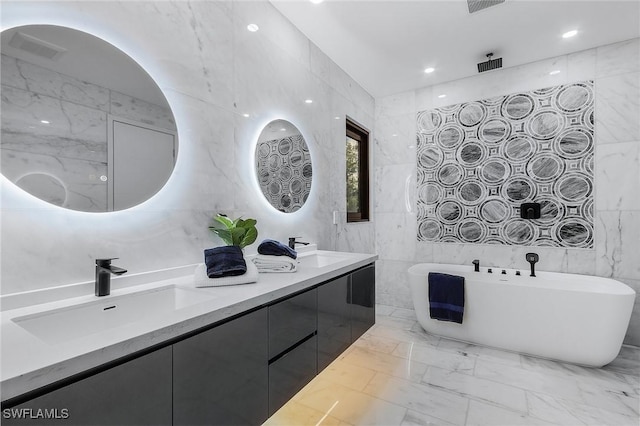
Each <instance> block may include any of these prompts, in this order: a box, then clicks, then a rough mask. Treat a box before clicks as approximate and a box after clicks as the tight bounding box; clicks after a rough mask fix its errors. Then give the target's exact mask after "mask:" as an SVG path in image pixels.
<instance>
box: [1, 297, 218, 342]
mask: <svg viewBox="0 0 640 426" xmlns="http://www.w3.org/2000/svg"><path fill="white" fill-rule="evenodd" d="M213 297H214V296H213V295H210V294H207V293H206V292H200V291H198V290H193V289H189V288H183V287H177V286H174V285H170V286H165V287H160V288H155V289H151V290H145V291H139V292H135V293H130V294H125V295H122V296H114V297H107V298H104V299H102V298H101V299H100V300H96V301H91V302H86V303H82V304H79V305H73V306H69V307H64V308H59V309H53V310H50V311H44V312H38V313H35V314H30V315H25V316H21V317H16V318H13V319H12V321H13V322H15V323H16V324H17V325H19V326H20V327H22V328H24V329H25V330H27V331H28V332H29V333H31V334H33V335H35V336H36V337H38V338H40V339H41V340H43V341H45V342H47V343H49V344H58V343H63V342H66V341H69V340H73V339H77V338H79V337H84V336H88V335H90V334H94V333H100V332H102V331H105V330H108V329H112V328H117V327H121V326H124V325H127V324H131V323H134V322H137V321H142V320H145V319H149V318H151V317H153V316H162V315H166V314H168V313H171V312H172V311H177V310H178V309H182V308H186V307H188V306H191V305H195V304H198V303H201V302H203V301H206V300H208V299H211V298H213Z"/></svg>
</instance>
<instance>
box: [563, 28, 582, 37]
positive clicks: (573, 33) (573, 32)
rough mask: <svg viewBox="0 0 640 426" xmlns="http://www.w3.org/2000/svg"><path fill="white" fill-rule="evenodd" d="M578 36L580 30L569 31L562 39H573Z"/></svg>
mask: <svg viewBox="0 0 640 426" xmlns="http://www.w3.org/2000/svg"><path fill="white" fill-rule="evenodd" d="M576 34H578V30H571V31H567V32H566V33H564V34H562V38H569V37H573V36H574V35H576Z"/></svg>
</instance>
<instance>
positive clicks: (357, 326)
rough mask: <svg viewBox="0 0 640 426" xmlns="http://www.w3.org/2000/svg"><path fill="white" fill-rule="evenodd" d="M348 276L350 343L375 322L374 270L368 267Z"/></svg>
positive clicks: (372, 266) (371, 266)
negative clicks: (349, 289) (349, 283)
mask: <svg viewBox="0 0 640 426" xmlns="http://www.w3.org/2000/svg"><path fill="white" fill-rule="evenodd" d="M350 276H351V292H350V298H349V300H350V304H351V341H352V342H355V341H356V340H357V339H358V337H360V336H362V335H363V334H364V332H365V331H367V330H368V329H369V328H371V326H372V325H374V324H375V322H376V270H375V267H374V265H369V266H365V267H364V268H361V269H358V270H357V271H354V272H353V273H351V275H350Z"/></svg>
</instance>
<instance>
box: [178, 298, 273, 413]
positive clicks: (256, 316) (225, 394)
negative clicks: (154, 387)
mask: <svg viewBox="0 0 640 426" xmlns="http://www.w3.org/2000/svg"><path fill="white" fill-rule="evenodd" d="M266 324H267V308H262V309H259V310H257V311H254V312H251V313H249V314H246V315H243V316H241V317H238V318H235V319H233V320H231V321H228V322H225V323H223V324H221V325H218V326H216V327H214V328H212V329H210V330H207V331H204V332H202V333H200V334H197V335H195V336H193V337H189V338H187V339H185V340H182V341H180V342H177V343H175V344H174V345H173V423H174V424H175V425H256V424H261V423H262V422H264V421H265V420H266V419H267V417H268V410H267V404H268V395H267V386H268V380H269V377H268V369H267V344H268V340H267V327H266V326H265V325H266Z"/></svg>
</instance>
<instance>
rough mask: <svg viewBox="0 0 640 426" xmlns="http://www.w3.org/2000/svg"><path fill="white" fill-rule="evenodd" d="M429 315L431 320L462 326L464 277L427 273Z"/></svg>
mask: <svg viewBox="0 0 640 426" xmlns="http://www.w3.org/2000/svg"><path fill="white" fill-rule="evenodd" d="M429 314H430V316H431V318H433V319H437V320H440V321H451V322H457V323H458V324H462V315H463V314H464V277H459V276H457V275H449V274H441V273H438V272H429Z"/></svg>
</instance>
